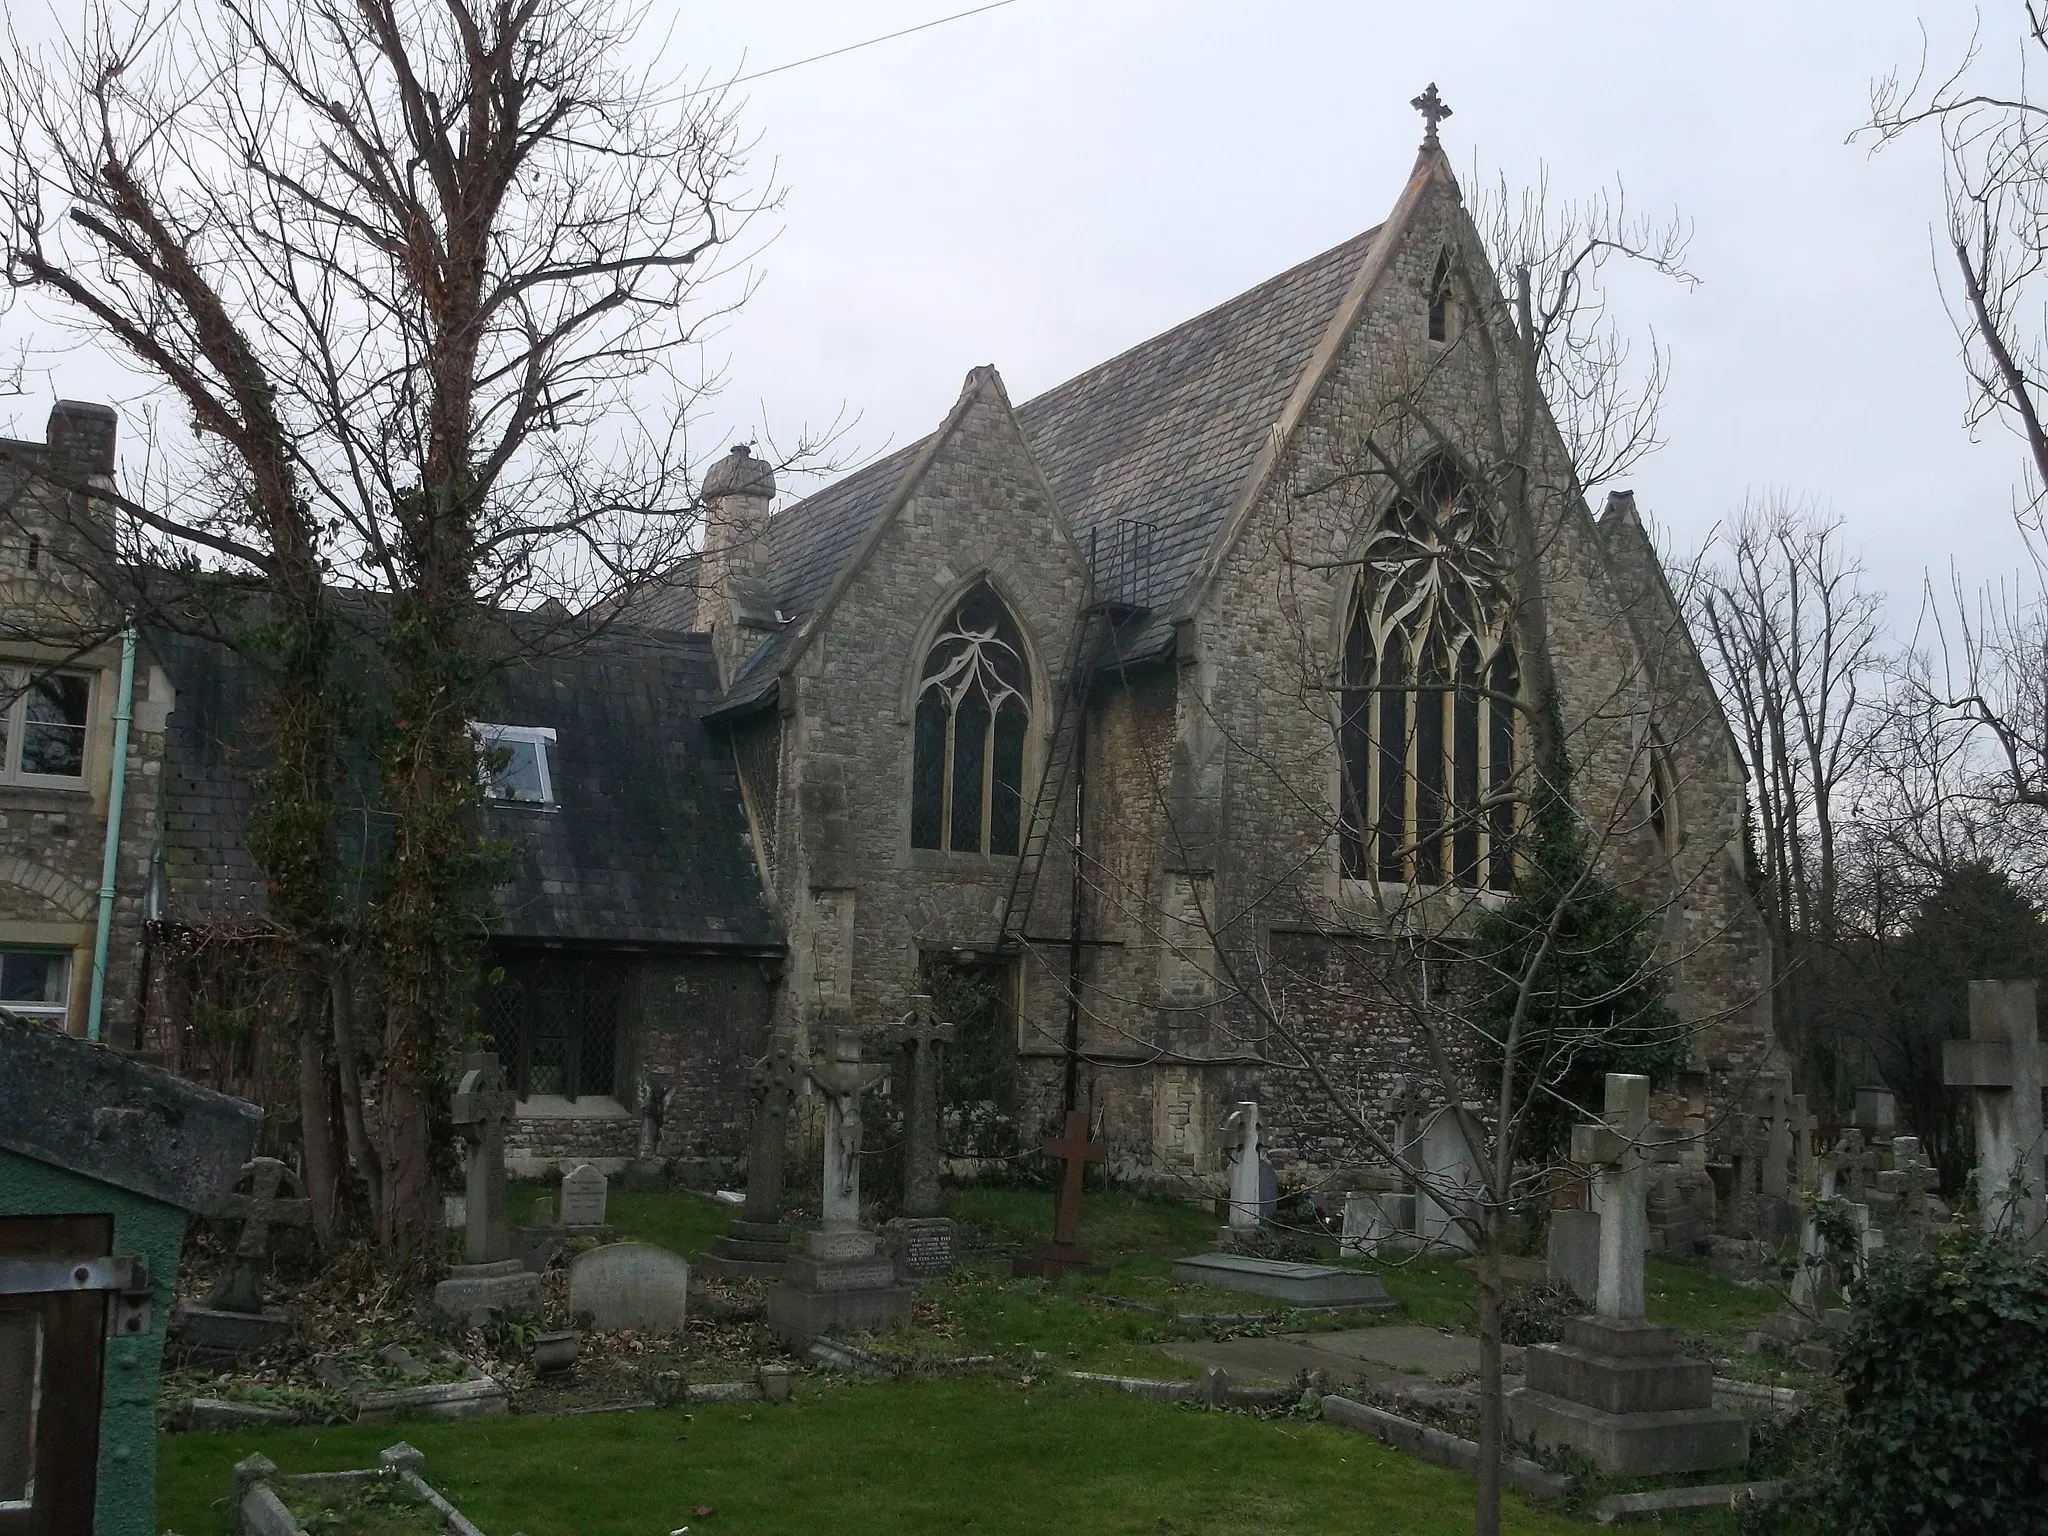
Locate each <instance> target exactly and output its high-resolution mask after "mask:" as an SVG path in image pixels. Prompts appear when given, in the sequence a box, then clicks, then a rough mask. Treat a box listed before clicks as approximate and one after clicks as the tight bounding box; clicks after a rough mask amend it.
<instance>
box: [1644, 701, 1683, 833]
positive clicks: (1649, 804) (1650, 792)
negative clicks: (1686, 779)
mask: <svg viewBox="0 0 2048 1536" xmlns="http://www.w3.org/2000/svg"><path fill="white" fill-rule="evenodd" d="M1644 745H1645V746H1646V747H1647V748H1648V755H1649V759H1650V764H1649V766H1650V777H1649V783H1648V784H1646V785H1645V786H1644V799H1645V801H1646V804H1645V806H1644V809H1645V811H1647V813H1648V817H1649V823H1650V835H1651V836H1652V837H1654V838H1655V839H1656V840H1657V846H1658V847H1659V848H1660V849H1662V850H1663V851H1664V852H1665V853H1668V854H1675V853H1677V852H1678V848H1679V835H1678V775H1677V773H1676V772H1675V771H1674V770H1673V768H1672V766H1671V749H1670V748H1669V747H1667V746H1666V745H1665V744H1664V735H1663V733H1662V732H1661V731H1659V730H1658V729H1657V727H1656V726H1654V725H1653V726H1651V727H1650V733H1649V738H1648V740H1647V741H1646V742H1645V743H1644Z"/></svg>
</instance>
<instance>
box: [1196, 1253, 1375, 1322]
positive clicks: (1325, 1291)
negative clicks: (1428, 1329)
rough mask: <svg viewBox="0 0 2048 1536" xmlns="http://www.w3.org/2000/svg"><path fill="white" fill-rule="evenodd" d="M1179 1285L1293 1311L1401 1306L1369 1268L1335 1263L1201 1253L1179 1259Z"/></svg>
mask: <svg viewBox="0 0 2048 1536" xmlns="http://www.w3.org/2000/svg"><path fill="white" fill-rule="evenodd" d="M1173 1278H1174V1283H1175V1284H1177V1285H1206V1286H1209V1287H1211V1288H1212V1289H1215V1290H1219V1291H1236V1292H1238V1293H1239V1294H1241V1295H1245V1296H1268V1297H1271V1298H1272V1299H1273V1300H1274V1301H1279V1302H1285V1303H1286V1304H1287V1305H1288V1306H1290V1307H1342V1308H1345V1309H1347V1310H1355V1311H1359V1312H1392V1311H1394V1310H1396V1308H1397V1307H1398V1305H1399V1303H1397V1302H1396V1301H1395V1300H1394V1299H1393V1297H1391V1296H1389V1295H1388V1294H1387V1290H1386V1287H1385V1286H1383V1285H1381V1284H1380V1277H1379V1276H1378V1275H1375V1274H1373V1273H1372V1272H1371V1271H1369V1270H1363V1269H1344V1268H1341V1267H1339V1266H1338V1265H1335V1264H1288V1263H1283V1262H1282V1261H1280V1260H1278V1259H1255V1258H1253V1257H1251V1256H1250V1255H1249V1254H1243V1253H1201V1254H1196V1255H1195V1256H1194V1257H1193V1258H1187V1259H1177V1260H1175V1261H1174V1265H1173Z"/></svg>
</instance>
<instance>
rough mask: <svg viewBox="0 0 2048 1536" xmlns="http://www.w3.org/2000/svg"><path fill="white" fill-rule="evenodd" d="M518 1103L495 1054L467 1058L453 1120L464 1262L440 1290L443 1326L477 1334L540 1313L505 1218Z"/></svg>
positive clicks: (438, 1311) (437, 1312) (534, 1279)
mask: <svg viewBox="0 0 2048 1536" xmlns="http://www.w3.org/2000/svg"><path fill="white" fill-rule="evenodd" d="M513 1103H514V1101H513V1096H512V1093H511V1091H510V1090H509V1089H507V1088H506V1086H505V1076H504V1074H503V1073H502V1072H501V1071H500V1070H499V1068H498V1057H497V1053H496V1052H494V1051H472V1052H470V1054H469V1055H467V1056H465V1057H464V1058H463V1062H462V1077H461V1079H460V1080H459V1081H458V1083H457V1085H456V1089H455V1104H454V1109H453V1113H452V1115H451V1117H450V1118H451V1119H452V1120H453V1121H454V1123H455V1128H456V1130H457V1131H458V1132H460V1133H461V1135H462V1138H463V1142H464V1148H463V1159H464V1170H465V1185H466V1189H465V1193H464V1197H463V1238H462V1256H463V1261H464V1262H462V1263H460V1264H457V1265H455V1266H453V1267H452V1268H451V1269H450V1270H449V1271H448V1277H447V1278H446V1279H445V1280H443V1281H441V1283H440V1284H438V1285H436V1286H435V1287H434V1295H433V1300H432V1303H431V1310H432V1313H433V1315H434V1317H435V1318H436V1319H437V1320H439V1321H440V1322H442V1323H444V1324H448V1325H451V1326H454V1327H461V1328H478V1327H482V1326H483V1325H484V1324H485V1323H487V1322H489V1321H490V1319H491V1315H492V1314H493V1313H496V1314H498V1315H499V1316H501V1317H525V1316H529V1315H531V1314H532V1313H534V1312H535V1311H537V1310H539V1307H540V1276H538V1275H536V1274H535V1273H533V1271H531V1270H529V1269H528V1268H527V1267H526V1266H525V1265H524V1264H522V1263H521V1262H520V1261H519V1260H518V1259H517V1258H515V1257H514V1256H513V1253H512V1234H511V1229H510V1226H509V1225H508V1223H507V1220H506V1215H505V1128H506V1127H507V1126H508V1125H509V1124H510V1123H511V1121H512V1112H513Z"/></svg>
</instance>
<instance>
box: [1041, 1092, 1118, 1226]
mask: <svg viewBox="0 0 2048 1536" xmlns="http://www.w3.org/2000/svg"><path fill="white" fill-rule="evenodd" d="M1045 1155H1046V1156H1047V1157H1058V1158H1064V1159H1065V1160H1066V1165H1067V1168H1066V1172H1065V1174H1064V1175H1063V1176H1062V1177H1061V1179H1060V1203H1059V1210H1058V1212H1057V1214H1056V1215H1055V1216H1054V1218H1053V1224H1052V1240H1053V1241H1054V1242H1055V1243H1058V1244H1059V1245H1061V1246H1062V1247H1067V1248H1071V1247H1074V1246H1075V1245H1076V1244H1078V1243H1079V1242H1080V1241H1081V1177H1082V1175H1083V1173H1085V1172H1086V1171H1087V1167H1088V1165H1089V1164H1090V1163H1100V1162H1106V1161H1107V1160H1108V1158H1109V1153H1108V1151H1107V1150H1106V1149H1105V1148H1104V1147H1103V1145H1102V1143H1101V1142H1099V1141H1090V1140H1089V1139H1088V1115H1087V1112H1086V1111H1085V1110H1079V1109H1070V1110H1068V1111H1067V1124H1066V1129H1065V1131H1064V1132H1062V1133H1061V1134H1060V1135H1059V1136H1057V1137H1055V1138H1054V1139H1053V1140H1051V1141H1048V1142H1047V1143H1046V1144H1045Z"/></svg>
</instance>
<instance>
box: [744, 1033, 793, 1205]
mask: <svg viewBox="0 0 2048 1536" xmlns="http://www.w3.org/2000/svg"><path fill="white" fill-rule="evenodd" d="M803 1080H804V1070H803V1068H802V1067H801V1066H799V1065H798V1064H797V1060H796V1057H795V1056H793V1055H792V1054H791V1053H790V1052H789V1051H788V1050H787V1049H786V1048H784V1047H781V1046H778V1047H777V1048H776V1049H774V1050H772V1051H770V1052H769V1053H768V1054H767V1055H766V1056H763V1057H762V1058H761V1059H760V1060H759V1061H757V1062H755V1063H754V1070H753V1073H752V1075H751V1078H750V1086H751V1087H752V1089H753V1091H754V1131H753V1138H752V1141H751V1142H750V1143H749V1147H748V1152H747V1203H746V1204H745V1205H744V1206H743V1207H741V1212H740V1214H741V1216H742V1217H743V1218H744V1219H745V1220H747V1221H750V1222H755V1223H758V1224H763V1225H766V1224H769V1223H773V1222H779V1221H780V1220H782V1173H783V1159H784V1157H786V1156H787V1153H788V1146H789V1106H790V1103H791V1101H792V1100H793V1099H794V1098H795V1097H796V1091H797V1089H798V1088H799V1087H801V1086H802V1084H803Z"/></svg>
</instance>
